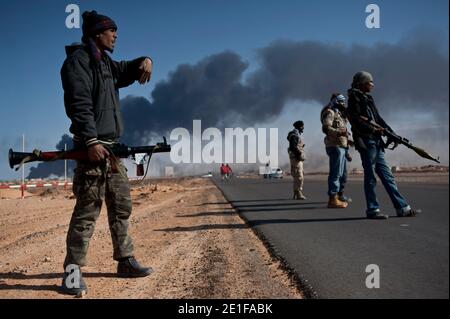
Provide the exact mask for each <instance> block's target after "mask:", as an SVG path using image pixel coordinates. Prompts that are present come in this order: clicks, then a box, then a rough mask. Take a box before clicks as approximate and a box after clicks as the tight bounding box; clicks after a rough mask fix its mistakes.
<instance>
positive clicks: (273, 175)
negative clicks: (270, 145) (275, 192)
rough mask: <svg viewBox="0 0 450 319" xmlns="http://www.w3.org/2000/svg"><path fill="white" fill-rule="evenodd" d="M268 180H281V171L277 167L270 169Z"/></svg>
mask: <svg viewBox="0 0 450 319" xmlns="http://www.w3.org/2000/svg"><path fill="white" fill-rule="evenodd" d="M269 178H283V170H282V169H281V168H279V167H277V168H272V169H271V171H270V174H269Z"/></svg>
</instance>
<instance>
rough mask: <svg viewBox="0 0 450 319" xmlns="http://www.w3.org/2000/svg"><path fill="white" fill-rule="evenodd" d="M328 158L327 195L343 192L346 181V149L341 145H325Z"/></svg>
mask: <svg viewBox="0 0 450 319" xmlns="http://www.w3.org/2000/svg"><path fill="white" fill-rule="evenodd" d="M326 151H327V154H328V157H329V158H330V173H329V174H328V196H334V195H336V194H337V193H340V192H343V191H344V187H345V183H346V182H347V159H346V158H345V155H346V153H347V151H348V150H347V149H346V148H343V147H331V146H329V147H327V148H326Z"/></svg>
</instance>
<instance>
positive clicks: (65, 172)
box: [64, 143, 67, 190]
mask: <svg viewBox="0 0 450 319" xmlns="http://www.w3.org/2000/svg"><path fill="white" fill-rule="evenodd" d="M65 151H67V143H64V152H65ZM66 189H67V159H65V160H64V190H66Z"/></svg>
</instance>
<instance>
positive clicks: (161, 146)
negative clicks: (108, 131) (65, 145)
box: [8, 137, 171, 176]
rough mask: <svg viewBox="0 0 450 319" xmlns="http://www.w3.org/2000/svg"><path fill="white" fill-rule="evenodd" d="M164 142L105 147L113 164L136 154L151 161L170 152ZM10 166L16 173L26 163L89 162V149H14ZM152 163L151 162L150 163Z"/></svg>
mask: <svg viewBox="0 0 450 319" xmlns="http://www.w3.org/2000/svg"><path fill="white" fill-rule="evenodd" d="M163 139H164V141H163V142H162V143H156V144H155V145H149V146H127V145H125V144H113V145H112V146H105V148H106V149H107V150H108V151H109V153H110V158H111V160H112V161H111V162H114V159H116V158H128V157H130V156H131V157H132V158H133V159H135V155H136V154H146V157H147V159H148V160H150V158H151V156H152V154H154V153H164V152H170V150H171V148H170V144H167V141H166V138H165V137H163ZM8 158H9V166H10V167H11V168H14V166H16V165H18V166H17V167H16V169H15V170H16V171H17V170H18V169H19V168H20V167H21V166H22V165H23V164H25V163H29V162H36V161H40V162H51V161H56V160H65V159H71V160H80V161H87V160H88V153H87V149H76V150H68V151H53V152H42V151H40V150H34V151H33V152H31V153H22V152H14V151H13V150H12V149H10V150H9V156H8ZM148 163H150V161H149V162H148ZM147 169H148V164H147ZM137 175H138V176H142V175H144V172H143V164H142V163H139V164H138V167H137Z"/></svg>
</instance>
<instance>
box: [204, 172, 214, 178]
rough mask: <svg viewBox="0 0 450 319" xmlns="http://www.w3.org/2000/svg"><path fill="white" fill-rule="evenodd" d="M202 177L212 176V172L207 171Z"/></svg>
mask: <svg viewBox="0 0 450 319" xmlns="http://www.w3.org/2000/svg"><path fill="white" fill-rule="evenodd" d="M202 177H203V178H210V177H213V174H212V173H211V172H208V174H205V175H203V176H202Z"/></svg>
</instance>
